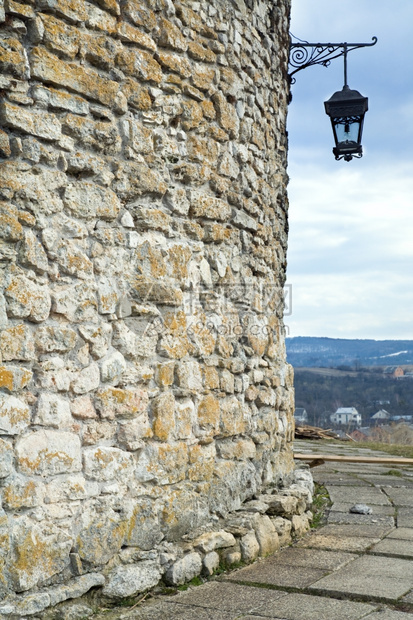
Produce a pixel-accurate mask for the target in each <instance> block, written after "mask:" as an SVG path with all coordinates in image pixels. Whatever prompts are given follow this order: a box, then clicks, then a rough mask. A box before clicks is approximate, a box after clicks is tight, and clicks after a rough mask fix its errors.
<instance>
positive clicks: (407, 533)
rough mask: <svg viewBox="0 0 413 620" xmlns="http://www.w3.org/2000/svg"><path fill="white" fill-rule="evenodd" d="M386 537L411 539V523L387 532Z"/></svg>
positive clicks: (412, 531)
mask: <svg viewBox="0 0 413 620" xmlns="http://www.w3.org/2000/svg"><path fill="white" fill-rule="evenodd" d="M386 538H396V539H400V540H413V524H412V527H398V528H397V529H395V530H393V531H392V532H390V533H389V534H387V536H386Z"/></svg>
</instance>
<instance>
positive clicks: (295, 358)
mask: <svg viewBox="0 0 413 620" xmlns="http://www.w3.org/2000/svg"><path fill="white" fill-rule="evenodd" d="M286 347H287V360H288V362H289V363H290V364H292V365H293V366H295V367H307V368H314V367H320V366H324V367H332V368H337V367H340V366H349V367H351V368H359V367H360V366H399V365H406V364H413V340H347V339H341V338H310V337H306V336H298V337H296V338H286Z"/></svg>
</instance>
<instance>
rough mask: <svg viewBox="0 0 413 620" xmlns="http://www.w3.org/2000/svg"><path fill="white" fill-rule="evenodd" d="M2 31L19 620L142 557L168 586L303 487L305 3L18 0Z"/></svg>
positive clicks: (8, 568)
mask: <svg viewBox="0 0 413 620" xmlns="http://www.w3.org/2000/svg"><path fill="white" fill-rule="evenodd" d="M0 7H1V5H0ZM0 21H1V25H0V34H1V39H0V70H1V75H0V90H1V103H0V123H1V129H0V218H1V228H0V267H1V271H0V279H1V284H2V288H1V290H2V291H3V292H2V294H0V330H1V331H0V349H1V366H0V483H1V502H2V504H1V506H2V508H1V509H0V540H1V546H2V553H1V554H0V596H1V597H3V598H4V600H5V602H4V603H3V604H2V606H0V613H3V614H4V615H5V616H7V615H8V614H9V615H10V614H13V613H17V612H16V609H23V611H24V613H25V614H27V615H30V613H36V612H37V611H39V610H41V609H44V608H45V607H47V606H49V605H53V604H55V603H57V602H59V601H60V600H63V599H64V598H65V595H64V593H63V590H64V588H65V587H66V588H69V585H67V584H72V594H70V596H78V595H80V594H82V593H83V592H84V591H87V590H88V589H89V588H91V587H93V586H100V585H103V584H104V583H105V579H106V578H107V577H108V576H109V578H110V575H116V574H117V573H116V571H118V569H119V566H120V564H121V563H122V565H123V566H127V567H129V568H131V569H133V570H136V567H138V568H139V569H141V572H142V574H144V575H146V581H144V583H143V585H142V589H145V588H147V587H150V586H151V585H153V584H154V583H155V582H156V581H157V580H159V579H160V578H161V576H162V574H164V573H165V572H167V571H168V570H169V571H171V570H172V568H173V565H174V562H175V561H176V559H177V558H182V553H184V551H185V550H184V551H182V549H183V547H182V541H185V539H187V538H188V536H194V535H195V534H197V533H198V534H199V533H200V532H202V531H204V530H208V531H211V530H213V529H214V527H215V526H216V525H217V524H219V521H220V519H224V518H226V517H228V515H229V514H231V513H233V512H234V511H236V510H237V509H239V508H240V506H241V504H242V503H243V502H245V501H247V500H250V499H251V498H254V497H257V496H258V495H259V494H260V493H262V492H264V491H263V489H265V488H266V487H268V486H271V485H276V484H279V483H282V482H284V483H285V482H286V481H288V480H289V475H290V473H291V471H292V454H291V446H290V442H291V439H292V429H293V417H292V413H293V392H292V373H291V369H290V367H289V366H288V365H287V364H286V362H285V349H284V335H283V329H284V328H283V319H282V314H283V292H282V291H283V286H284V280H285V253H286V245H287V230H288V226H287V197H286V184H287V175H286V163H287V144H286V131H285V123H286V111H287V97H288V86H287V78H286V71H287V56H288V22H289V0H259V1H258V0H249V1H246V2H245V3H244V2H243V0H233V1H232V2H229V1H227V0H208V1H205V2H192V1H191V0H181V1H180V2H172V1H171V0H121V1H120V2H119V1H118V0H96V1H95V2H93V1H88V0H4V7H3V8H0ZM186 557H188V556H186ZM138 572H139V571H138ZM112 582H113V579H112ZM112 582H110V583H112ZM62 584H66V585H64V586H63V585H62ZM59 588H60V589H59ZM106 588H108V586H106ZM109 589H110V588H109ZM15 592H17V593H19V595H18V596H19V597H20V598H18V599H15V598H13V596H14V595H13V593H15ZM108 592H109V591H108V590H107V593H108ZM108 595H109V594H108ZM30 597H31V598H30ZM33 597H34V598H33ZM47 597H48V598H47ZM66 598H67V596H66ZM13 601H14V602H13ZM16 601H20V603H21V602H22V601H23V602H24V601H26V602H25V603H24V605H26V607H24V605H23V608H18V607H16V605H18V604H20V603H18V602H17V603H16ZM33 601H35V602H33ZM21 604H23V603H21ZM21 613H23V612H21ZM17 615H18V613H17Z"/></svg>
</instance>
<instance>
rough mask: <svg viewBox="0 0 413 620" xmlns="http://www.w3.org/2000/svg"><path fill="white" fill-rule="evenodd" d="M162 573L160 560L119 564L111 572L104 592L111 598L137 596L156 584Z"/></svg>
mask: <svg viewBox="0 0 413 620" xmlns="http://www.w3.org/2000/svg"><path fill="white" fill-rule="evenodd" d="M161 575H162V573H161V570H160V566H159V564H158V562H153V561H150V560H148V561H146V562H145V561H143V562H139V564H136V565H129V566H117V567H116V568H115V569H114V570H113V571H112V572H111V573H110V574H109V576H108V580H107V583H106V585H105V587H104V588H103V594H104V595H105V596H108V597H109V598H126V597H128V596H136V594H139V593H140V592H144V591H145V590H148V589H149V588H153V587H154V586H156V584H157V583H158V581H159V579H160V578H161Z"/></svg>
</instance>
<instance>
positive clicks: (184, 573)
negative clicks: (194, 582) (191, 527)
mask: <svg viewBox="0 0 413 620" xmlns="http://www.w3.org/2000/svg"><path fill="white" fill-rule="evenodd" d="M201 570H202V560H201V557H200V555H199V554H198V553H188V554H187V555H185V556H184V557H183V558H182V559H181V560H178V561H177V562H175V563H174V564H173V565H172V566H171V568H170V569H169V570H168V571H167V572H166V574H165V581H166V582H167V583H168V584H170V585H172V586H180V585H182V584H183V583H185V582H186V581H191V579H193V578H194V577H196V576H197V575H199V574H200V572H201Z"/></svg>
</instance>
